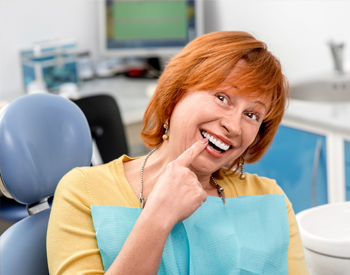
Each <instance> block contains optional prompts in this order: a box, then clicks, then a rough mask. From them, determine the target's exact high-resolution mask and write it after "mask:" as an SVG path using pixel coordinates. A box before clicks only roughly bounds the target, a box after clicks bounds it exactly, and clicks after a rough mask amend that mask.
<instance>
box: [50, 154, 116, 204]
mask: <svg viewBox="0 0 350 275" xmlns="http://www.w3.org/2000/svg"><path fill="white" fill-rule="evenodd" d="M118 164H119V165H123V164H122V157H121V158H119V159H116V160H114V161H112V162H109V163H107V164H103V165H99V166H93V167H77V168H74V169H72V170H71V171H69V172H68V173H67V174H65V175H64V176H63V177H62V179H61V180H60V182H59V184H58V186H57V189H56V192H55V197H57V196H63V197H67V198H68V197H74V198H82V197H85V198H86V199H88V200H89V201H90V204H95V203H98V202H99V201H100V199H99V198H100V197H101V196H100V195H103V196H105V195H106V194H108V191H111V190H115V189H116V186H117V183H118V176H119V175H120V173H118Z"/></svg>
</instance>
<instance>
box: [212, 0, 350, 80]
mask: <svg viewBox="0 0 350 275" xmlns="http://www.w3.org/2000/svg"><path fill="white" fill-rule="evenodd" d="M206 2H207V6H208V7H207V8H209V7H210V9H207V14H208V17H209V18H211V20H213V24H212V26H211V24H210V20H209V23H208V22H207V29H206V30H207V31H208V32H209V31H216V30H245V31H248V32H251V33H252V34H254V35H255V36H256V37H257V38H259V39H261V40H263V41H265V42H266V43H267V44H268V46H269V48H270V50H271V51H272V52H273V53H275V54H276V55H277V56H278V57H279V59H280V60H281V62H282V65H283V68H284V71H285V73H286V74H287V76H288V77H289V79H290V81H291V82H292V83H293V82H294V81H298V80H299V79H302V78H306V77H309V76H314V75H317V74H327V73H332V72H333V60H332V57H331V52H330V50H329V46H328V45H327V42H328V41H329V40H330V39H333V40H334V41H336V42H345V44H346V46H345V51H344V58H345V67H346V68H348V71H349V70H350V67H349V65H350V64H349V63H350V16H349V14H350V1H335V0H331V1H324V0H322V1H315V0H306V1H305V0H289V1H285V0H274V1H266V0H265V1H258V0H255V1H252V0H215V1H206ZM210 10H213V11H214V13H215V15H213V16H211V15H210Z"/></svg>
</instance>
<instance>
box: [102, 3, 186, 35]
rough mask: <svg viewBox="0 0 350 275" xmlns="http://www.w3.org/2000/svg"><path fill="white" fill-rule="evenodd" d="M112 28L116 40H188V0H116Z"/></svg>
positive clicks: (113, 8)
mask: <svg viewBox="0 0 350 275" xmlns="http://www.w3.org/2000/svg"><path fill="white" fill-rule="evenodd" d="M111 13H112V18H113V19H112V20H111V21H112V22H110V23H112V26H111V27H112V30H110V32H109V34H110V35H112V37H111V38H112V39H115V40H117V41H118V40H119V41H120V40H140V39H147V40H153V39H158V40H159V39H186V37H187V24H188V6H187V3H186V1H180V0H176V1H171V0H168V1H159V0H158V1H132V0H131V1H130V0H129V1H113V5H112V10H111Z"/></svg>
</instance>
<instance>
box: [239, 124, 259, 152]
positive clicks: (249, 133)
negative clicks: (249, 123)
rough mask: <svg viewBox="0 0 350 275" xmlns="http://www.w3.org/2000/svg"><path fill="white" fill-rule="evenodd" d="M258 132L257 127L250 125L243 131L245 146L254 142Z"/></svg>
mask: <svg viewBox="0 0 350 275" xmlns="http://www.w3.org/2000/svg"><path fill="white" fill-rule="evenodd" d="M258 133H259V127H250V128H248V129H247V130H246V131H245V133H244V136H243V143H244V147H245V148H247V147H249V145H251V144H252V143H253V142H254V140H255V138H256V136H257V135H258Z"/></svg>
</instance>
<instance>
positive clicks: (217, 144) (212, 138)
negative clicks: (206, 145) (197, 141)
mask: <svg viewBox="0 0 350 275" xmlns="http://www.w3.org/2000/svg"><path fill="white" fill-rule="evenodd" d="M202 135H203V136H204V137H206V138H208V139H209V141H210V142H211V143H213V144H215V146H217V147H219V148H220V149H221V150H224V151H226V150H227V149H228V148H230V145H228V144H225V143H223V142H221V141H220V140H216V139H215V138H214V137H213V136H211V135H210V134H208V133H207V132H206V131H202Z"/></svg>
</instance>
